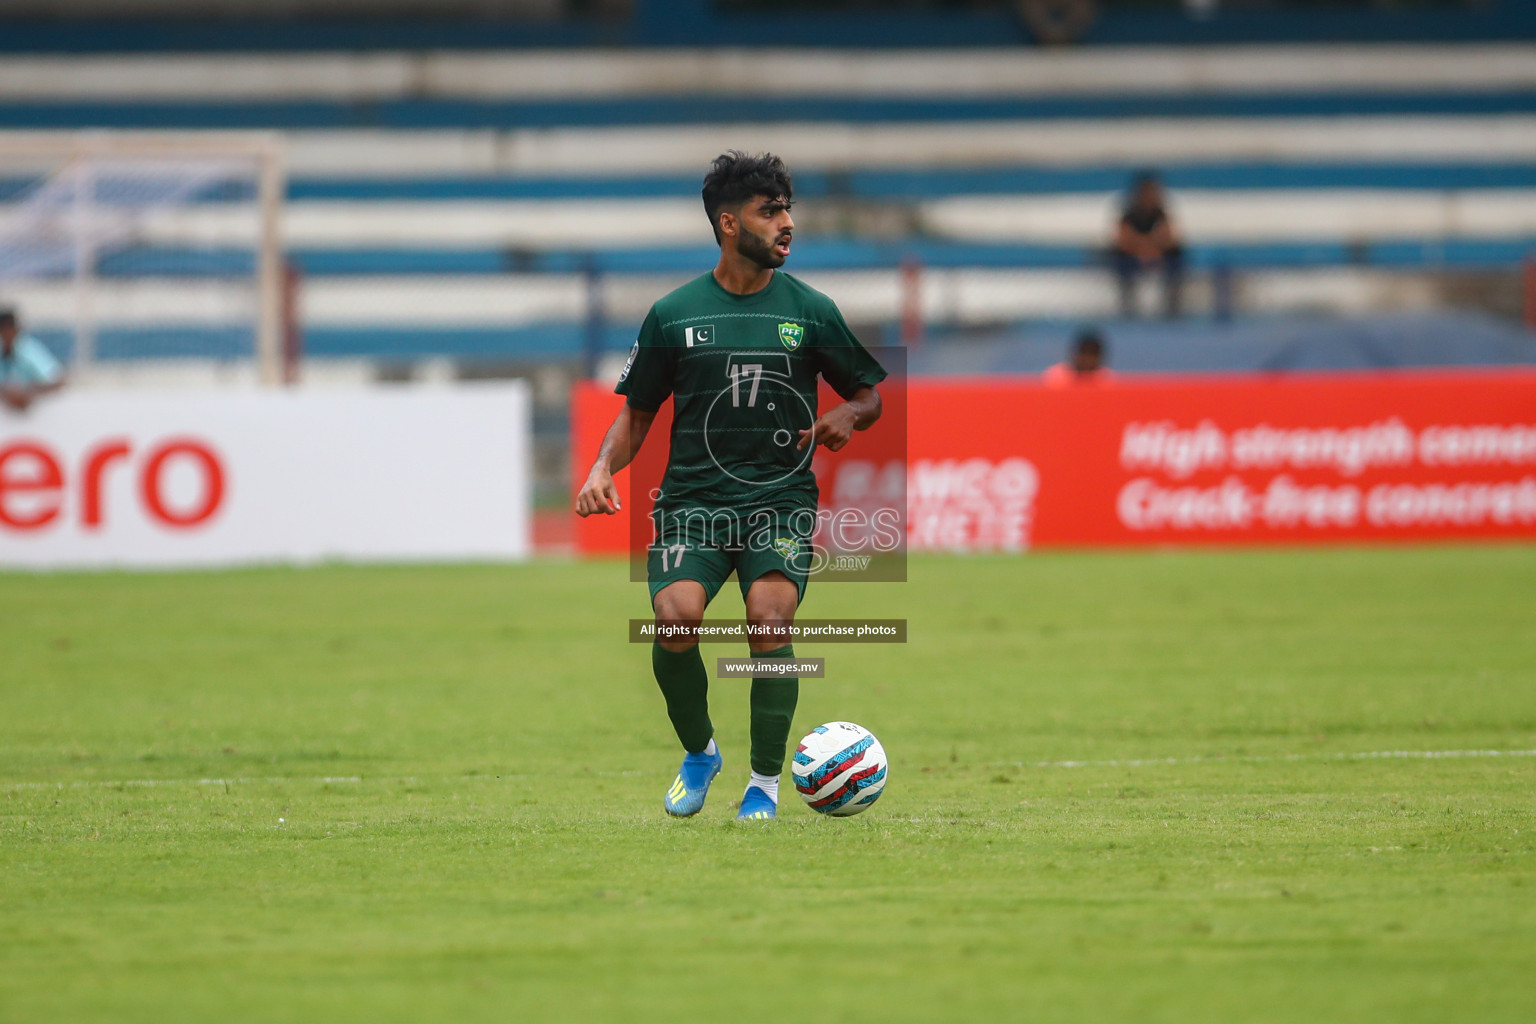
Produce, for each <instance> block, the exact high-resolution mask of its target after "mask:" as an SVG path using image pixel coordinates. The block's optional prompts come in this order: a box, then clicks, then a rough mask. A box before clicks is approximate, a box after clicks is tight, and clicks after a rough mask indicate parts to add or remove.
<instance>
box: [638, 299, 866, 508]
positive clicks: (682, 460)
mask: <svg viewBox="0 0 1536 1024" xmlns="http://www.w3.org/2000/svg"><path fill="white" fill-rule="evenodd" d="M818 375H820V376H822V377H825V378H826V380H827V383H828V384H830V385H831V386H832V389H833V390H834V391H836V392H837V393H838V394H839V395H841V396H842V397H843V398H845V399H847V398H852V397H853V395H854V393H855V392H856V391H858V390H859V389H860V388H864V387H872V386H874V385H875V384H878V383H879V382H880V381H882V380H884V379H885V375H886V374H885V370H884V369H882V368H881V366H880V364H879V363H878V362H876V361H875V358H874V357H873V356H871V355H870V354H869V353H868V352H867V351H866V350H865V349H864V346H862V345H860V344H859V341H858V339H857V338H855V337H854V336H853V332H852V331H850V330H849V329H848V324H847V323H846V322H845V321H844V320H843V315H842V313H841V312H839V311H838V308H837V305H836V304H835V303H834V302H833V301H832V300H831V299H829V298H827V297H826V296H825V295H823V294H822V293H821V292H818V291H817V290H816V289H814V288H812V287H810V286H809V285H806V284H804V283H802V282H800V281H798V280H796V279H795V278H793V277H791V276H790V275H789V274H786V273H784V271H782V270H779V271H775V272H774V275H773V277H772V279H771V280H770V281H769V282H768V286H767V287H766V288H764V289H762V290H761V291H758V292H754V293H752V294H751V295H735V294H733V293H731V292H728V291H726V290H725V289H724V288H722V287H721V286H720V283H719V282H718V281H716V280H715V276H714V274H713V273H708V274H705V275H703V276H702V277H698V278H695V279H694V280H692V281H690V282H688V283H687V284H685V285H683V286H682V287H681V288H679V289H677V290H676V291H674V292H672V293H671V294H669V295H667V296H665V297H664V298H662V299H661V300H660V301H658V302H657V303H656V304H655V305H654V306H652V307H651V311H650V313H648V314H647V315H646V318H645V323H644V324H642V325H641V327H640V337H639V339H638V340H637V341H636V342H635V345H634V348H632V349H631V350H630V353H629V362H628V363H627V364H625V367H624V372H623V373H622V374H620V376H619V384H618V387H617V388H615V389H614V390H615V391H617V392H618V393H619V394H621V395H625V396H627V397H628V400H629V404H630V405H632V406H633V407H634V408H636V409H639V410H641V411H643V412H654V411H655V410H657V409H659V408H660V407H661V404H662V402H664V401H666V399H667V396H668V395H671V396H672V400H673V418H672V439H671V440H672V447H671V453H670V455H669V457H668V460H667V471H666V475H665V477H664V478H663V480H662V485H661V496H660V498H659V499H658V500H657V502H656V504H657V506H658V507H662V508H674V509H675V508H684V507H688V508H694V507H699V508H712V509H734V510H741V509H751V508H768V507H771V508H786V507H806V506H809V507H811V508H815V506H816V502H817V498H818V494H817V489H816V477H815V475H814V474H813V473H812V472H811V456H812V454H813V450H814V449H813V446H810V445H807V446H806V448H805V450H804V451H800V450H799V449H798V448H797V447H796V445H798V444H799V441H800V431H802V430H809V429H810V428H811V427H812V425H813V424H814V423H815V422H816V378H817V376H818Z"/></svg>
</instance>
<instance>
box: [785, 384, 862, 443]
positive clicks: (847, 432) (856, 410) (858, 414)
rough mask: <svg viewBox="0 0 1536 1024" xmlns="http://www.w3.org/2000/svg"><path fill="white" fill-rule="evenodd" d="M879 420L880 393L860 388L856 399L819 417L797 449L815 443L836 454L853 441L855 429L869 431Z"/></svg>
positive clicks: (802, 434)
mask: <svg viewBox="0 0 1536 1024" xmlns="http://www.w3.org/2000/svg"><path fill="white" fill-rule="evenodd" d="M879 418H880V392H878V391H876V390H875V389H874V388H872V387H862V388H859V390H857V391H855V392H854V393H853V397H852V398H850V399H848V400H847V401H846V402H844V403H842V404H841V405H837V406H833V407H832V408H831V409H828V410H827V412H826V414H825V415H824V416H820V417H818V418H817V420H816V422H815V423H813V424H811V428H810V429H809V430H802V431H800V443H799V444H797V445H795V447H796V448H797V449H799V450H801V451H804V450H805V446H806V445H808V444H810V443H812V442H813V441H814V442H815V443H816V444H821V445H826V446H827V448H828V449H829V450H831V451H834V452H835V451H837V450H838V449H840V448H842V447H843V445H845V444H847V443H848V442H849V440H851V439H852V438H853V432H854V431H855V430H868V429H869V428H870V426H871V425H872V424H873V423H874V422H875V421H876V420H878V419H879Z"/></svg>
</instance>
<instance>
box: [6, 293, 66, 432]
mask: <svg viewBox="0 0 1536 1024" xmlns="http://www.w3.org/2000/svg"><path fill="white" fill-rule="evenodd" d="M63 386H64V369H63V367H61V366H60V365H59V361H58V360H57V359H55V358H54V357H53V353H52V352H49V351H48V349H47V347H46V346H45V345H44V344H43V343H42V342H40V341H38V340H37V339H36V338H34V337H32V335H30V334H22V333H21V327H20V325H19V324H18V323H17V322H16V311H15V310H13V309H0V401H3V402H4V403H5V404H6V405H8V406H10V407H11V408H12V409H15V410H16V411H17V412H25V411H26V408H27V406H29V405H31V404H32V402H33V400H35V399H36V398H37V397H38V396H39V395H45V394H47V393H48V392H50V391H57V390H58V389H59V388H61V387H63Z"/></svg>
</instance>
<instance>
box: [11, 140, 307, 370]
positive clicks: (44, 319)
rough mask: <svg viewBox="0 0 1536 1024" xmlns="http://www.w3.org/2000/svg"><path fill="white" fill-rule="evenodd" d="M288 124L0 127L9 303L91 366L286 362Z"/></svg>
mask: <svg viewBox="0 0 1536 1024" xmlns="http://www.w3.org/2000/svg"><path fill="white" fill-rule="evenodd" d="M283 191H284V169H283V152H282V144H281V140H280V137H278V136H277V135H274V134H268V133H244V132H241V133H178V132H168V133H160V132H142V133H114V132H88V133H0V305H6V306H12V307H15V309H16V311H17V313H18V316H19V317H20V319H21V322H22V326H23V329H24V330H26V331H28V332H29V333H32V334H34V335H36V336H37V337H38V338H40V339H41V340H42V341H44V342H45V343H46V344H47V345H48V346H49V348H51V349H52V350H53V351H54V353H55V354H56V355H57V356H59V358H60V359H62V360H63V361H64V362H65V363H66V364H67V365H68V366H69V367H70V372H71V374H72V376H75V377H76V378H80V377H85V378H91V377H96V376H102V375H107V374H110V373H111V372H112V371H113V370H114V369H117V370H122V369H125V368H127V367H131V366H133V365H143V364H145V363H147V362H150V361H154V362H156V363H160V364H165V363H172V362H174V363H177V364H181V365H186V364H188V363H189V362H190V361H197V362H201V363H206V364H213V365H214V366H215V367H218V368H222V369H223V370H224V371H226V372H227V373H229V374H232V375H235V376H238V377H246V376H253V377H255V378H256V379H259V380H261V381H262V382H263V383H268V384H272V383H278V382H280V381H281V380H282V379H283V378H284V377H285V375H286V373H285V364H286V362H287V360H286V358H285V354H286V353H285V350H286V349H287V348H288V346H286V345H285V320H286V317H285V315H284V306H285V295H284V292H285V285H284V282H285V274H284V268H283V260H282V252H281V240H280V234H279V229H280V224H279V217H280V215H281V209H282V194H283Z"/></svg>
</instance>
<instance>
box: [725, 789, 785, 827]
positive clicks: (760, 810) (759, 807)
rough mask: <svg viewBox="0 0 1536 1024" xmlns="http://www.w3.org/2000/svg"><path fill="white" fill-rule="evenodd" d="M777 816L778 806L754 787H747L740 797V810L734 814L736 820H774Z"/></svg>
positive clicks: (771, 798)
mask: <svg viewBox="0 0 1536 1024" xmlns="http://www.w3.org/2000/svg"><path fill="white" fill-rule="evenodd" d="M778 814H779V805H778V804H776V803H774V802H773V797H771V796H769V795H768V794H767V793H764V792H763V791H762V790H761V789H758V788H757V787H756V786H748V787H747V791H746V793H744V794H743V795H742V798H741V810H739V811H737V812H736V820H737V821H749V820H750V821H762V820H764V819H768V818H776V817H778Z"/></svg>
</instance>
